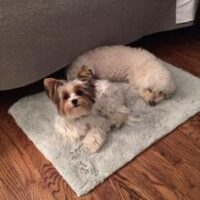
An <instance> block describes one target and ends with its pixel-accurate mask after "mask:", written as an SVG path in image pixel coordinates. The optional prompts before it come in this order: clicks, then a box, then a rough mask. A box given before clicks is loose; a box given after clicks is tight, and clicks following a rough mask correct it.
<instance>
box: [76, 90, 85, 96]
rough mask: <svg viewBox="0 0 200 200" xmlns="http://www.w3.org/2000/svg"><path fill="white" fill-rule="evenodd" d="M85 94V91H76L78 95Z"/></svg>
mask: <svg viewBox="0 0 200 200" xmlns="http://www.w3.org/2000/svg"><path fill="white" fill-rule="evenodd" d="M83 94H84V93H83V91H81V90H77V91H76V95H78V96H83Z"/></svg>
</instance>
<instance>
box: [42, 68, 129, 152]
mask: <svg viewBox="0 0 200 200" xmlns="http://www.w3.org/2000/svg"><path fill="white" fill-rule="evenodd" d="M44 86H45V89H46V91H47V95H48V97H49V98H50V99H51V100H52V101H53V103H54V104H55V105H56V107H57V110H58V115H57V116H56V118H55V129H56V132H59V133H61V134H62V135H63V136H64V137H66V136H67V137H68V138H69V139H70V140H71V141H72V142H74V141H77V140H80V139H81V138H83V140H82V142H83V144H84V145H85V146H86V147H87V148H88V149H89V150H90V152H97V151H98V150H99V149H100V148H101V147H102V146H103V144H104V142H105V140H106V138H107V134H108V132H109V130H110V129H111V128H112V127H117V128H120V127H121V126H122V125H123V123H125V122H126V120H127V118H128V114H129V113H130V111H129V109H128V108H127V107H126V105H125V98H124V94H123V92H124V90H122V89H120V87H116V85H115V84H113V83H111V82H109V81H106V80H99V81H96V82H95V81H94V79H93V75H92V73H91V71H90V70H89V69H88V68H87V67H85V66H83V67H82V68H81V69H80V71H79V72H78V76H77V77H76V78H75V79H74V80H72V81H68V82H67V81H65V80H57V79H53V78H46V79H44Z"/></svg>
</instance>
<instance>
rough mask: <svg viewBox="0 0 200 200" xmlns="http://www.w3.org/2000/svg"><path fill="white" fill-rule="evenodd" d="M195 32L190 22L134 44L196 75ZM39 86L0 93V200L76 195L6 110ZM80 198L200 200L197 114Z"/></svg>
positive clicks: (199, 70) (199, 54)
mask: <svg viewBox="0 0 200 200" xmlns="http://www.w3.org/2000/svg"><path fill="white" fill-rule="evenodd" d="M198 33H200V32H198V31H195V30H193V29H191V28H189V29H185V30H181V31H175V32H174V31H173V32H168V33H165V34H157V35H155V36H151V37H148V38H145V39H143V40H141V41H139V42H137V43H136V44H135V45H139V46H143V47H145V48H147V49H149V50H151V51H152V52H154V53H155V54H156V55H157V56H159V57H161V58H162V59H163V60H165V61H168V62H170V63H172V64H174V65H176V66H177V67H181V68H183V69H185V70H187V71H189V72H191V73H192V74H194V75H196V76H199V77H200V35H198ZM183 87H184V86H183ZM199 87H200V86H199ZM41 89H42V84H41V81H40V82H38V83H36V84H33V85H31V86H28V87H25V88H22V89H18V90H14V91H11V92H1V93H0V200H3V199H5V200H29V199H32V200H40V199H41V200H45V199H48V200H53V199H57V200H64V199H69V200H73V199H79V198H78V197H77V196H76V195H75V193H74V192H73V191H72V190H71V188H70V187H69V186H68V184H67V183H66V182H65V181H64V180H63V179H62V178H61V176H60V175H59V174H58V172H57V171H56V170H55V169H54V167H53V165H52V164H51V163H50V162H49V161H48V160H47V159H46V158H45V157H44V156H43V155H42V154H41V153H40V152H39V151H38V150H37V149H36V147H35V146H34V145H33V143H32V142H31V141H29V139H28V138H27V137H26V136H25V135H24V134H23V132H22V131H21V130H20V128H18V127H17V126H16V124H15V122H14V120H13V119H12V118H11V117H10V116H9V115H8V114H7V110H8V108H9V106H11V105H12V103H13V102H15V101H16V100H17V99H19V98H20V97H22V96H25V95H27V94H31V93H34V92H37V91H41ZM30 114H31V113H30ZM80 199H82V200H92V199H93V200H119V199H123V200H128V199H131V200H137V199H147V200H161V199H168V200H176V199H181V200H183V199H188V200H199V199H200V114H197V115H196V116H194V117H192V118H191V119H190V120H188V121H187V122H185V123H184V124H182V125H181V126H179V127H178V128H177V129H176V130H174V131H173V132H172V133H170V134H169V135H168V136H167V137H165V138H164V139H162V140H161V141H159V142H157V143H156V144H154V145H153V146H152V147H150V148H149V149H148V150H146V151H145V152H143V153H142V154H141V155H139V156H138V157H137V158H136V159H134V160H133V161H131V162H130V163H129V164H127V165H126V166H125V167H123V168H122V169H121V170H119V171H118V172H117V173H115V174H114V175H112V176H111V177H110V178H108V179H107V180H106V181H105V182H104V183H103V184H101V185H100V186H99V187H97V188H96V189H94V190H93V191H92V192H90V193H89V194H88V195H86V196H83V197H82V198H80Z"/></svg>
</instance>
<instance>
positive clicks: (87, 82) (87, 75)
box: [77, 65, 96, 103]
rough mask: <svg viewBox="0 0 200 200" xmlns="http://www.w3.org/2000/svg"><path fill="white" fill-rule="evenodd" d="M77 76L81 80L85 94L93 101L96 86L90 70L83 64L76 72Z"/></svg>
mask: <svg viewBox="0 0 200 200" xmlns="http://www.w3.org/2000/svg"><path fill="white" fill-rule="evenodd" d="M77 78H78V79H79V80H80V81H82V82H83V86H84V92H85V94H86V95H87V97H88V99H89V100H90V101H91V102H92V103H94V102H95V97H96V86H95V79H94V75H93V73H92V70H91V69H89V68H88V67H87V66H85V65H84V66H82V67H81V69H80V70H79V72H78V74H77Z"/></svg>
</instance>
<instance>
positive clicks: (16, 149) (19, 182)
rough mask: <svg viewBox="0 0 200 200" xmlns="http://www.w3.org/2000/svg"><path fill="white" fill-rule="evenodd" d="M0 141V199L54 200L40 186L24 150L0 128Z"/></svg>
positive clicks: (36, 173)
mask: <svg viewBox="0 0 200 200" xmlns="http://www.w3.org/2000/svg"><path fill="white" fill-rule="evenodd" d="M1 124H2V123H1ZM0 141H1V142H0V152H1V154H0V182H1V186H2V187H1V188H0V190H1V191H0V194H1V193H2V197H1V196H0V199H1V198H4V199H9V200H12V199H13V200H18V199H19V200H22V199H25V200H26V199H27V200H29V199H30V200H32V199H44V197H45V198H46V197H48V199H50V200H54V198H53V197H52V195H51V193H49V190H48V189H47V188H45V187H44V185H43V184H42V183H43V181H42V179H41V176H40V174H39V173H38V171H37V170H35V169H34V167H33V166H32V164H31V162H30V159H29V157H28V156H27V154H26V152H25V150H24V149H23V148H22V147H20V145H19V144H18V145H16V144H15V142H14V141H13V140H12V139H11V138H10V137H9V136H8V134H7V131H5V129H4V128H2V127H1V126H0ZM7 195H8V196H7ZM33 195H34V196H33Z"/></svg>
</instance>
